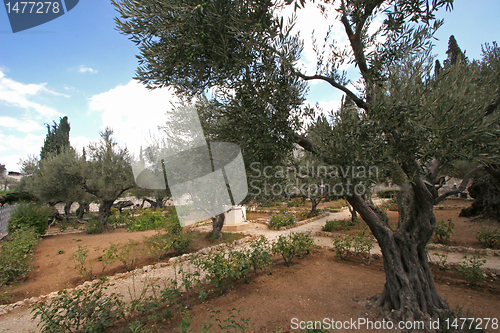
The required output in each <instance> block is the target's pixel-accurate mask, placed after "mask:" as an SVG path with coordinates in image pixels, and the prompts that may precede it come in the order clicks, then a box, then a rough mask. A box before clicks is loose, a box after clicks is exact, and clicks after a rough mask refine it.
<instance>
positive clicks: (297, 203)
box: [286, 201, 302, 208]
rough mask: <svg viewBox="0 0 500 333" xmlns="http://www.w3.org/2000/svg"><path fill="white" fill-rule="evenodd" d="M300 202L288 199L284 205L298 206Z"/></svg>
mask: <svg viewBox="0 0 500 333" xmlns="http://www.w3.org/2000/svg"><path fill="white" fill-rule="evenodd" d="M301 204H302V203H301V202H300V201H288V202H287V203H286V206H287V207H288V208H290V207H300V205H301Z"/></svg>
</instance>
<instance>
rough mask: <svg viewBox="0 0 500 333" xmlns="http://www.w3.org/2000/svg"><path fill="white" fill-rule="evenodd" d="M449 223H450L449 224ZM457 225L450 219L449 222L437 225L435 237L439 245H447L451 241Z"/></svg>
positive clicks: (441, 222)
mask: <svg viewBox="0 0 500 333" xmlns="http://www.w3.org/2000/svg"><path fill="white" fill-rule="evenodd" d="M447 222H448V223H447ZM454 228H455V225H454V224H453V222H452V221H451V219H448V221H444V220H443V221H439V222H438V223H437V224H436V229H434V236H435V237H436V240H437V242H438V243H439V244H446V243H448V240H450V237H451V235H452V234H453V229H454Z"/></svg>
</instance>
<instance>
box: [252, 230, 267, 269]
mask: <svg viewBox="0 0 500 333" xmlns="http://www.w3.org/2000/svg"><path fill="white" fill-rule="evenodd" d="M271 252H272V246H271V244H270V243H269V241H268V240H267V238H266V237H264V236H260V237H259V238H257V239H256V240H254V241H253V242H251V243H250V250H249V255H250V262H251V263H252V266H253V269H254V272H257V271H258V270H265V271H267V269H268V267H269V266H270V265H271V264H272V263H273V258H272V255H271Z"/></svg>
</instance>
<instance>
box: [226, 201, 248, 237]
mask: <svg viewBox="0 0 500 333" xmlns="http://www.w3.org/2000/svg"><path fill="white" fill-rule="evenodd" d="M246 215H247V214H246V207H245V206H233V207H232V209H231V210H230V211H228V212H226V213H225V220H224V226H223V227H222V230H223V231H239V230H242V229H245V228H246V227H247V226H248V222H245V221H246Z"/></svg>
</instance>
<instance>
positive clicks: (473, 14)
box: [0, 0, 500, 171]
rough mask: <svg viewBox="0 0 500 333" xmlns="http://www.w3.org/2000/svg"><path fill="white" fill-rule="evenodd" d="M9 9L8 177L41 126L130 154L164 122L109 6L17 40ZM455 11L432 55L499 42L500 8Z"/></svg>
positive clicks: (324, 93) (88, 3) (311, 18)
mask: <svg viewBox="0 0 500 333" xmlns="http://www.w3.org/2000/svg"><path fill="white" fill-rule="evenodd" d="M472 4H474V6H473V5H472ZM2 7H3V6H2ZM309 7H310V8H306V10H302V11H299V12H298V17H299V22H298V24H297V27H298V28H299V29H300V30H301V31H302V32H301V35H302V37H303V38H304V39H306V49H308V47H307V46H308V43H309V41H308V40H309V36H310V32H311V30H312V29H313V28H315V29H316V31H319V32H321V31H324V30H321V29H322V28H321V23H322V18H321V17H320V16H318V14H315V13H314V10H313V9H314V8H313V6H309ZM4 8H5V7H3V8H0V45H1V47H0V163H2V164H6V166H7V169H8V170H9V171H17V170H19V165H18V162H19V159H20V158H26V157H27V156H28V155H38V154H39V153H40V149H41V146H42V144H43V140H44V138H45V135H46V128H45V125H44V124H45V123H52V121H54V120H55V121H56V122H58V121H59V118H60V117H62V116H65V115H66V116H68V118H69V121H70V124H71V132H70V140H71V143H72V145H73V146H76V147H77V148H78V149H81V148H83V147H84V146H86V145H87V144H88V143H89V142H90V141H91V140H95V139H97V138H98V136H99V131H100V130H102V129H103V128H104V126H111V127H112V128H113V129H114V130H115V137H116V139H117V140H118V141H119V142H120V143H122V144H125V143H126V144H127V145H128V146H129V147H131V148H133V147H132V145H133V142H136V143H137V142H140V137H141V135H142V136H144V131H146V130H147V129H148V128H153V127H154V126H155V125H156V124H158V123H161V122H162V116H163V115H164V113H165V111H167V110H168V109H170V108H171V105H170V103H171V102H172V101H175V98H174V97H173V95H172V93H171V92H170V91H168V90H155V91H152V92H149V91H146V89H145V88H144V87H142V86H141V85H140V84H139V83H137V82H135V81H133V80H132V78H133V76H134V72H135V70H136V67H137V60H136V58H135V55H136V54H137V53H138V50H137V48H136V46H135V45H134V43H132V42H131V41H130V40H128V39H127V37H126V36H124V35H121V34H120V33H119V32H118V31H116V30H115V24H114V21H113V18H114V17H115V16H116V12H115V9H114V7H113V6H112V5H111V3H110V2H109V1H106V0H82V1H80V2H79V4H78V5H77V6H76V7H75V8H74V9H73V10H71V11H70V12H68V13H66V14H65V15H63V16H61V17H59V18H57V19H55V20H53V21H50V22H48V23H46V24H43V25H40V26H38V27H35V28H32V29H29V30H25V31H22V32H18V33H15V34H14V33H12V30H11V28H10V25H9V21H8V17H7V13H6V10H5V9H4ZM454 8H455V9H454V10H453V11H452V12H451V13H450V12H444V10H443V11H442V12H440V13H439V15H438V16H439V17H441V18H444V19H445V24H444V26H443V27H442V28H441V29H440V30H439V31H438V33H437V35H436V36H437V37H438V38H439V40H438V41H436V42H435V44H436V47H435V49H434V51H435V52H434V53H436V54H438V55H439V58H440V59H444V58H445V51H446V49H447V43H448V37H449V36H450V35H451V34H453V35H455V38H456V39H457V41H458V43H459V46H460V47H461V48H462V50H466V55H467V56H468V57H469V59H471V58H474V59H477V58H479V57H480V54H481V45H482V44H484V43H487V42H489V43H491V42H493V41H495V40H498V32H499V31H500V23H499V20H498V13H500V1H498V0H476V1H474V2H471V1H466V0H456V1H455V4H454ZM311 22H313V23H314V24H311ZM338 31H339V36H341V38H344V37H343V35H342V33H343V32H342V31H341V30H338ZM318 39H320V38H318ZM303 61H304V66H305V68H314V64H313V62H314V58H313V55H312V54H311V53H305V54H304V57H303ZM308 73H311V72H308ZM340 98H341V94H339V93H338V92H336V91H335V90H333V89H332V88H330V87H329V86H327V85H325V84H322V83H316V84H312V85H311V87H310V93H309V95H308V102H310V103H312V104H314V103H319V104H320V105H321V106H322V107H324V108H325V109H331V108H336V107H337V106H338V103H339V100H340ZM132 150H133V149H132Z"/></svg>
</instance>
